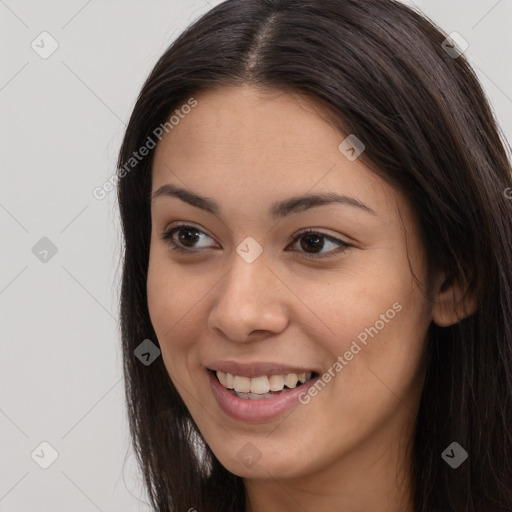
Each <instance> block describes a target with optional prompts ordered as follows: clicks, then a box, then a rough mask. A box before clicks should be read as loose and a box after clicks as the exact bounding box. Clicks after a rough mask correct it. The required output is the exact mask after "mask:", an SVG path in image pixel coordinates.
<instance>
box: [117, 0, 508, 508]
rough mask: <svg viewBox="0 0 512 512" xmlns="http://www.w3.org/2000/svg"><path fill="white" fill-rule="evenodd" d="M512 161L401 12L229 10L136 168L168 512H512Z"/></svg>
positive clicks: (126, 191)
mask: <svg viewBox="0 0 512 512" xmlns="http://www.w3.org/2000/svg"><path fill="white" fill-rule="evenodd" d="M505 145H506V142H505V140H504V138H503V137H502V134H501V131H500V129H499V127H498V126H497V125H496V123H495V121H494V118H493V115H492V113H491V110H490V107H489V104H488V102H487V99H486V98H485V95H484V93H483V91H482V89H481V87H480V85H479V83H478V81H477V79H476V77H475V75H474V73H473V71H472V70H471V68H470V66H469V65H468V63H467V61H466V60H465V58H464V55H463V54H462V52H461V51H458V50H457V46H456V45H454V44H453V41H451V40H450V39H448V40H447V38H446V35H444V34H443V33H442V31H441V30H439V29H438V28H436V27H435V26H434V25H433V24H432V23H431V22H430V21H428V20H426V19H425V18H423V17H421V16H420V15H418V14H417V13H415V12H413V11H412V10H410V9H409V8H407V7H406V6H404V5H403V4H400V3H398V2H394V1H391V0H386V1H380V0H379V1H378V0H369V1H368V0H366V1H360V0H329V1H320V0H228V1H226V2H224V3H222V4H220V5H219V6H217V7H216V8H214V9H212V10H211V11H210V12H208V13H207V14H205V15H204V16H203V17H202V18H201V19H199V20H198V21H197V22H195V23H194V24H193V25H192V26H191V27H189V28H188V29H187V30H186V31H185V32H184V33H183V34H182V35H181V36H180V37H179V38H178V39H177V40H176V41H174V43H173V44H172V45H171V46H170V48H169V49H168V50H167V51H166V52H165V53H164V55H163V56H162V57H161V58H160V60H159V61H158V63H157V64H156V66H155V67H154V69H153V71H152V72H151V74H150V76H149V77H148V79H147V81H146V83H145V84H144V86H143V88H142V91H141V93H140V95H139V98H138V100H137V103H136V105H135V107H134V110H133V113H132V116H131V119H130V122H129V125H128V127H127V130H126V134H125V138H124V141H123V144H122V148H121V151H120V155H119V162H118V163H119V173H118V178H119V183H118V199H119V205H120V213H121V219H122V226H123V232H124V237H125V249H124V262H123V263H124V266H123V286H122V297H121V318H122V333H121V334H122V340H123V350H124V365H125V375H126V396H127V401H128V406H129V419H130V428H131V433H132V438H133V444H134V446H135V449H136V452H137V456H138V458H139V462H140V464H141V467H142V469H143V472H144V475H145V480H146V485H147V489H148V492H149V496H150V499H151V501H152V504H153V506H154V507H155V508H156V509H157V510H159V511H178V510H189V511H192V510H197V511H199V512H202V511H219V512H220V511H222V512H226V511H237V512H242V511H252V512H262V511H274V510H281V511H288V510H290V511H291V510H293V511H296V510H322V511H341V510H346V511H356V510H364V511H375V512H377V511H378V512H384V511H397V510H400V511H411V512H412V511H414V512H427V511H428V512H440V511H443V512H444V511H466V512H477V511H479V512H482V511H493V512H496V511H506V510H508V511H510V510H512V463H511V452H512V427H511V425H512V201H511V200H510V191H511V190H512V188H511V186H512V177H511V166H510V162H509V160H508V158H507V153H506V150H505ZM141 347H142V348H141ZM160 353H161V357H159V355H160Z"/></svg>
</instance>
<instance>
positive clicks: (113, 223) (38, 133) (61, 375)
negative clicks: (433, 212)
mask: <svg viewBox="0 0 512 512" xmlns="http://www.w3.org/2000/svg"><path fill="white" fill-rule="evenodd" d="M218 3H220V1H213V0H209V2H207V1H206V0H194V1H191V0H187V1H184V0H183V1H181V0H167V1H160V0H152V1H150V2H143V1H142V0H139V1H134V0H131V1H128V0H108V1H107V0H89V1H86V0H67V1H64V0H60V1H56V0H53V1H49V0H47V1H35V0H5V1H2V0H0V34H1V35H0V37H1V54H2V58H1V62H2V65H1V67H0V109H1V117H0V119H1V121H0V125H1V151H2V164H1V170H2V171H1V172H2V186H1V188H0V222H1V237H2V240H1V244H2V251H1V253H0V254H1V265H0V315H1V317H0V318H1V324H0V325H1V348H2V350H1V357H0V443H1V445H0V450H1V455H0V461H1V462H0V511H5V512H7V511H8V512H15V511H24V512H26V511H35V510H52V511H65V510H73V511H74V512H94V511H95V510H100V511H105V512H106V511H119V512H120V511H125V512H131V511H146V510H150V509H149V507H148V506H147V505H145V502H147V497H146V496H145V493H144V491H143V488H142V485H141V479H140V475H139V473H138V471H137V468H136V466H135V464H134V457H133V453H132V451H131V448H130V447H129V438H128V430H127V420H126V416H125V412H124V407H125V404H124V391H123V381H122V372H121V351H120V342H119V339H118V328H117V322H118V321H117V317H118V311H117V304H118V300H119V288H120V287H119V280H120V277H121V274H120V268H118V262H119V257H120V248H121V232H120V228H119V222H118V211H117V206H116V202H115V191H113V192H110V194H109V195H108V196H107V198H105V199H103V200H101V201H100V200H97V199H95V198H94V197H93V195H92V190H93V189H94V188H95V187H97V186H101V185H102V184H103V183H104V182H105V181H106V180H107V179H108V178H109V177H110V176H111V175H112V174H113V173H114V172H115V164H116V153H117V151H118V149H119V145H120V142H121V138H122V134H123V129H124V127H125V123H126V122H127V121H128V118H129V115H130V112H131V109H132V107H133V105H134V102H135V99H136V95H137V94H138V92H139V89H140V87H141V85H142V83H143V81H144V79H145V78H146V75H147V74H148V73H149V71H150V69H151V68H152V66H153V65H154V63H155V62H156V60H157V58H158V57H159V56H160V55H161V54H162V53H163V51H164V50H165V49H166V48H167V46H168V45H169V43H170V42H171V40H173V39H174V38H175V37H176V36H177V35H178V34H179V33H180V32H181V31H182V30H183V29H184V28H185V27H186V26H187V25H188V24H189V23H191V22H192V21H193V20H195V19H196V18H197V17H198V16H199V15H200V14H202V13H204V12H205V11H207V10H209V9H210V8H211V7H212V6H214V5H217V4H218ZM405 3H408V4H412V2H405ZM414 4H415V5H416V6H417V8H418V9H421V10H422V11H423V12H424V13H426V14H427V15H428V16H429V17H430V18H431V19H432V20H433V21H435V22H436V23H438V24H439V25H440V26H441V27H442V28H443V30H444V31H445V32H446V33H447V34H449V33H451V32H453V31H457V32H459V33H460V34H461V35H462V36H463V37H464V39H466V40H467V42H468V43H469V48H468V49H467V50H466V52H465V53H466V55H467V56H468V58H469V60H470V62H471V63H472V65H473V66H474V68H475V70H476V72H477V74H478V76H479V78H480V79H481V82H482V85H483V86H484V89H485V91H486V92H487V94H488V96H489V98H490V101H491V103H492V105H493V107H494V110H495V114H496V117H497V119H498V122H499V123H500V125H501V126H502V128H503V130H504V132H505V134H506V136H507V138H508V140H509V141H510V140H511V138H512V137H511V135H512V66H511V65H510V48H511V46H512V31H511V29H510V27H511V21H512V1H511V0H500V1H496V0H493V1H482V0H473V1H467V0H464V1H462V0H459V1H451V2H447V1H446V0H439V1H416V2H414ZM43 31H47V32H48V33H49V34H51V37H52V38H53V39H54V40H55V41H57V43H58V45H59V46H58V48H57V50H56V51H55V52H54V53H53V54H52V55H50V56H49V57H48V58H46V59H43V58H42V57H41V56H40V54H39V53H36V51H35V50H34V49H33V48H32V47H31V44H32V41H35V43H34V44H35V45H39V47H38V51H39V52H42V51H48V50H49V49H51V43H52V41H51V40H50V39H49V38H48V36H41V37H40V36H39V35H40V34H41V33H42V32H43ZM41 39H43V40H42V41H41ZM44 237H46V238H47V239H49V240H50V241H51V244H50V243H49V242H48V240H46V239H45V240H43V241H40V240H41V239H42V238H44ZM50 245H52V246H54V247H55V248H56V250H57V252H56V253H55V254H54V255H52V252H51V248H50V249H49V246H50ZM34 246H35V249H33V248H34ZM45 249H46V250H49V251H50V252H48V253H44V250H45ZM41 258H43V260H44V259H46V261H41ZM42 442H47V443H49V444H50V445H51V446H52V447H53V448H54V449H55V450H56V452H57V453H58V457H57V459H56V460H55V461H54V462H53V463H52V464H51V465H50V466H49V467H48V468H47V469H43V468H42V467H40V465H41V464H43V465H44V464H48V463H49V462H51V461H52V459H51V449H49V448H48V447H47V446H46V445H43V446H41V443H42ZM31 454H33V455H31Z"/></svg>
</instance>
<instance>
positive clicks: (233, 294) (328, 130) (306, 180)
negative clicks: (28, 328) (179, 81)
mask: <svg viewBox="0 0 512 512" xmlns="http://www.w3.org/2000/svg"><path fill="white" fill-rule="evenodd" d="M195 99H196V100H197V105H196V106H195V107H194V108H191V109H190V112H189V113H188V114H186V115H185V114H184V112H185V110H182V111H181V114H182V115H181V116H180V120H179V123H178V124H176V125H175V126H174V128H173V129H172V130H170V131H169V133H167V134H165V135H164V137H163V138H162V141H161V142H160V143H159V145H158V146H157V148H156V154H155V159H154V166H153V185H152V193H153V194H155V193H157V192H158V191H159V190H160V191H161V193H160V194H158V197H153V200H152V204H151V215H152V233H151V251H150V262H149V275H148V282H147V292H148V302H149V311H150V315H151V321H152V324H153V326H154V329H155V332H156V334H157V337H158V342H159V344H160V347H161V350H162V357H163V361H164V363H165V367H166V368H167V371H168V372H169V376H170V378H171V380H172V382H173V383H174V385H175V386H176V388H177V390H178V392H179V393H180V395H181V397H182V399H183V401H184V402H185V404H186V406H187V408H188V410H189V411H190V413H191V415H192V417H193V419H194V421H195V422H196V424H197V426H198V428H199V429H200V430H201V432H202V434H203V436H204V438H205V440H206V441H207V443H208V444H209V446H210V447H211V449H212V450H213V452H214V453H215V455H216V456H217V457H218V459H219V460H220V461H221V463H222V464H223V465H224V466H225V467H226V468H227V469H228V470H229V471H231V472H233V473H235V474H237V475H241V476H243V477H246V478H247V479H249V480H250V479H269V478H273V479H282V480H284V479H293V478H300V477H304V478H307V477H309V476H312V475H313V474H319V472H320V473H323V474H324V476H325V475H326V474H327V473H328V472H332V474H333V475H339V474H340V472H341V471H344V469H343V468H345V470H347V469H348V468H350V474H352V475H357V474H359V472H360V474H361V476H363V475H366V476H368V475H369V474H370V473H371V471H374V470H375V467H379V468H380V469H381V470H382V471H384V470H385V469H384V468H387V469H389V465H390V464H392V462H391V461H394V462H396V460H398V456H397V455H395V452H396V453H399V452H401V450H402V449H403V448H405V446H404V445H403V443H401V442H400V441H404V439H405V438H404V437H403V436H404V433H405V432H408V435H410V434H411V430H410V427H411V425H412V422H413V421H414V416H415V413H416V411H417V407H418V403H419V397H420V393H421V388H422V384H423V375H424V367H423V356H424V346H425V339H426V332H427V328H428V326H429V324H430V321H431V320H432V304H431V302H429V301H428V300H427V299H426V298H425V297H424V296H423V294H422V292H421V291H420V289H419V288H418V285H417V283H416V281H415V280H414V277H413V275H412V274H411V269H412V270H413V271H414V275H415V276H416V277H417V278H419V279H420V280H421V279H423V278H424V277H425V272H426V262H425V260H424V250H423V247H422V244H421V240H420V237H419V229H418V225H417V224H416V220H415V217H414V216H413V213H412V210H411V208H410V205H409V204H408V202H407V201H406V199H405V198H404V197H403V196H402V195H401V194H400V193H398V192H397V191H395V190H394V189H393V188H391V187H390V186H389V185H388V184H387V183H386V182H384V181H383V180H382V179H381V178H379V177H377V176H376V175H375V174H374V173H372V172H370V171H369V169H368V168H367V167H366V166H364V165H363V164H362V163H361V161H360V160H359V159H358V158H355V156H357V149H358V148H360V146H358V147H356V148H355V149H356V152H355V153H354V152H353V151H351V150H350V149H348V151H346V150H344V147H345V146H343V145H342V147H341V149H340V148H339V146H340V143H342V141H343V140H344V137H343V136H341V135H340V133H339V132H338V131H337V130H336V129H334V128H333V127H332V126H331V125H330V124H328V122H326V121H325V120H324V118H323V117H322V116H321V115H319V113H318V109H319V108H320V106H319V105H317V104H316V103H315V102H312V100H309V99H306V98H305V97H301V96H297V95H291V94H289V93H270V92H267V93H265V94H264V93H262V92H261V91H258V90H257V89H255V88H253V87H249V86H243V87H230V88H221V89H217V90H216V91H208V92H205V93H202V94H200V95H197V96H195ZM188 110H189V109H186V111H188ZM362 142H363V143H364V141H362ZM348 147H350V145H348ZM166 185H172V187H175V188H180V189H184V190H185V191H186V193H187V194H188V199H187V197H186V196H185V195H184V194H181V198H180V197H178V195H179V194H169V193H166V192H165V189H161V187H164V186H166ZM167 192H169V189H168V190H167ZM317 194H337V195H339V196H340V197H341V196H344V197H345V198H344V199H340V200H339V201H331V202H324V203H323V204H322V201H317V200H314V199H310V200H302V199H300V198H301V197H302V196H306V195H317ZM193 195H197V196H202V197H204V198H208V201H203V200H202V201H197V200H193V199H192V198H193ZM276 203H282V205H281V206H280V207H277V206H275V204H276ZM213 205H215V206H214V207H213ZM207 208H208V209H209V210H210V211H208V210H207ZM179 225H186V226H187V227H185V228H181V230H177V231H175V232H174V233H173V234H171V235H170V237H169V238H168V239H163V238H162V237H163V234H164V233H165V232H166V231H167V232H169V231H170V230H171V229H173V228H176V227H178V226H179ZM306 229H310V230H312V231H313V233H309V234H308V233H306V234H304V233H303V232H304V230H306ZM172 241H174V243H175V244H177V246H178V247H181V249H182V250H181V251H178V250H174V249H173V248H172V246H171V242H172ZM210 370H223V372H224V375H222V374H221V380H223V381H224V384H225V385H227V386H231V387H232V386H233V385H234V386H235V387H237V388H238V389H239V391H240V392H247V391H248V390H249V389H250V390H251V392H252V393H254V395H256V396H253V397H252V398H248V397H246V396H247V395H241V397H239V396H235V395H234V393H233V390H228V389H227V387H225V385H223V384H221V383H220V382H219V381H218V379H217V377H216V376H215V374H214V373H213V372H211V371H210ZM308 372H311V373H312V374H313V377H314V376H315V375H317V377H316V379H312V380H308V381H306V382H305V383H303V384H302V385H301V386H300V387H299V388H296V387H294V385H295V383H296V382H297V380H299V384H300V378H301V377H302V380H304V375H301V374H306V378H307V377H308V376H309V375H308ZM226 373H230V374H231V375H234V376H236V377H230V376H229V375H225V374H226ZM293 374H297V375H296V376H294V375H293ZM289 375H291V376H289ZM281 376H282V377H281ZM249 377H251V380H249ZM252 377H254V379H252ZM256 377H261V378H256ZM269 377H270V378H269ZM283 381H284V382H285V384H288V385H289V386H290V387H291V388H292V389H290V390H288V387H285V388H284V390H283V391H281V392H277V391H275V392H273V393H271V394H270V396H269V395H268V394H267V395H264V394H265V392H266V391H267V390H269V387H270V386H272V387H274V389H280V388H282V386H283ZM262 395H264V397H262ZM258 397H259V399H258ZM399 443H400V446H399ZM395 448H396V449H395ZM394 462H393V464H394ZM347 474H349V473H348V472H347ZM327 481H328V480H324V482H327Z"/></svg>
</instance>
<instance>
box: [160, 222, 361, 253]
mask: <svg viewBox="0 0 512 512" xmlns="http://www.w3.org/2000/svg"><path fill="white" fill-rule="evenodd" d="M185 228H189V229H191V230H194V231H197V232H199V233H204V231H202V230H200V229H198V228H196V227H195V226H191V225H189V224H180V225H177V226H175V227H173V228H170V229H168V230H166V231H165V232H164V233H163V234H162V237H161V238H162V240H165V241H166V242H167V244H168V245H169V246H170V248H171V249H172V250H173V251H175V252H179V253H182V254H183V253H187V254H192V253H196V252H198V251H197V250H194V249H185V248H183V247H182V246H181V245H178V244H177V243H176V242H175V241H174V240H173V235H174V233H176V232H177V231H179V230H181V229H185ZM204 234H205V235H206V233H204ZM309 234H315V235H319V236H320V237H322V238H325V239H326V240H328V241H330V242H334V243H337V244H339V245H340V247H339V249H338V250H333V251H330V252H334V254H330V255H329V254H328V255H321V256H318V255H315V254H311V253H307V252H304V253H303V254H304V256H305V257H306V258H309V259H320V258H330V257H333V256H335V255H338V254H341V253H344V252H345V251H346V250H347V249H348V248H349V247H353V246H352V245H351V244H348V243H347V242H344V241H343V240H339V239H337V238H333V237H331V236H328V235H326V234H324V233H321V232H318V231H315V230H314V229H312V228H308V229H305V230H304V231H301V232H300V233H298V234H297V235H296V236H295V238H294V239H293V241H292V245H293V244H295V243H296V242H297V241H298V240H300V238H301V237H303V236H304V235H309ZM207 236H208V235H207ZM299 252H302V251H299Z"/></svg>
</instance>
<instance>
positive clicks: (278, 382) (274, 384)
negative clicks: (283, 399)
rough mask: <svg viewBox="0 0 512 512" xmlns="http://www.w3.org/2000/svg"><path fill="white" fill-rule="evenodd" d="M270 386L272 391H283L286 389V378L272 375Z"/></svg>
mask: <svg viewBox="0 0 512 512" xmlns="http://www.w3.org/2000/svg"><path fill="white" fill-rule="evenodd" d="M269 384H270V391H281V389H283V388H284V377H283V376H282V375H271V376H270V379H269Z"/></svg>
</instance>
